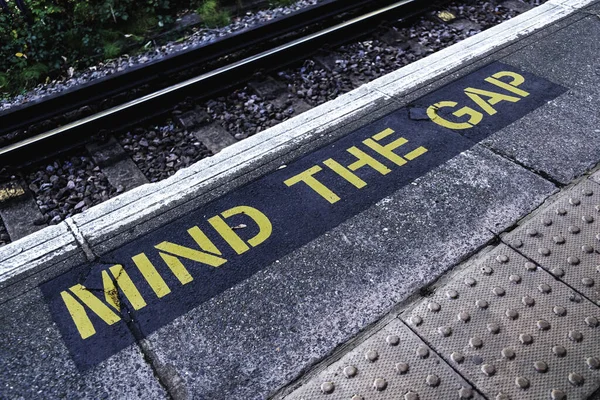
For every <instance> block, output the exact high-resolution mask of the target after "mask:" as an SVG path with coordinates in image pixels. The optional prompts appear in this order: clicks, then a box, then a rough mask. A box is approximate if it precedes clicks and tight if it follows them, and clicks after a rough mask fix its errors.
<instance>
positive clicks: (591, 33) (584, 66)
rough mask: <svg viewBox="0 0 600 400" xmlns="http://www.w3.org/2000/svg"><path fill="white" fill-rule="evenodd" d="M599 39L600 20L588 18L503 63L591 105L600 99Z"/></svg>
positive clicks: (511, 56) (523, 50)
mask: <svg viewBox="0 0 600 400" xmlns="http://www.w3.org/2000/svg"><path fill="white" fill-rule="evenodd" d="M598 37H600V18H598V17H597V16H596V15H590V16H589V17H588V18H584V19H582V20H580V21H578V22H577V23H574V24H572V25H569V26H567V27H565V28H564V29H562V30H560V31H557V32H556V33H554V34H552V35H551V36H548V37H547V38H545V39H543V40H540V41H539V42H537V43H534V44H530V45H529V46H527V47H525V48H523V49H521V50H520V51H517V52H515V53H514V54H512V55H510V56H508V57H506V58H504V59H503V61H504V62H506V63H509V64H512V65H514V66H517V67H519V68H522V69H524V70H526V71H530V72H532V73H534V74H537V75H540V76H543V77H545V78H547V79H550V80H552V81H554V82H556V83H559V84H562V85H564V86H566V87H569V88H571V89H572V90H575V91H576V92H578V93H580V94H581V97H582V98H583V99H584V100H586V101H589V102H590V104H591V105H593V104H596V103H597V102H598V99H599V98H600V59H599V57H598V54H600V41H598V40H597V39H598Z"/></svg>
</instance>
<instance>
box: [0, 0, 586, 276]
mask: <svg viewBox="0 0 600 400" xmlns="http://www.w3.org/2000/svg"><path fill="white" fill-rule="evenodd" d="M593 2H594V0H550V1H548V2H546V3H545V4H543V5H541V6H538V7H536V8H534V9H532V10H530V11H528V12H526V13H523V14H521V15H519V16H517V17H515V18H513V19H511V20H508V21H506V22H503V23H501V24H499V25H496V26H495V27H492V28H490V29H488V30H486V31H484V32H481V33H479V34H477V35H475V36H472V37H470V38H468V39H466V40H464V41H461V42H459V43H457V44H455V45H452V46H450V47H448V48H446V49H443V50H440V51H439V52H437V53H434V54H432V55H430V56H428V57H426V58H423V59H421V60H418V61H416V62H414V63H412V64H409V65H407V66H406V67H403V68H401V69H399V70H397V71H395V72H392V73H390V74H388V75H385V76H383V77H381V78H378V79H376V80H374V81H372V82H370V83H368V84H366V85H363V86H361V87H359V88H357V89H355V90H353V91H351V92H349V93H346V94H344V95H342V96H340V97H338V98H336V99H334V100H332V101H330V102H327V103H325V104H322V105H320V106H318V107H315V108H313V109H311V110H309V111H307V112H305V113H303V114H301V115H299V116H297V117H294V118H292V119H290V120H287V121H285V122H283V123H281V124H278V125H276V126H274V127H272V128H269V129H267V130H265V131H263V132H260V133H258V134H256V135H254V136H252V137H250V138H248V139H245V140H244V141H242V142H238V143H236V144H234V145H232V146H230V147H228V148H226V149H224V150H223V151H221V152H220V153H218V154H216V155H215V156H213V157H210V158H207V159H203V160H200V161H199V162H197V163H196V164H194V165H192V166H190V167H189V168H186V169H183V170H180V171H178V172H177V173H176V174H174V175H173V176H171V177H169V178H167V179H165V180H163V181H161V182H157V183H154V184H147V185H144V186H141V187H138V188H136V189H134V190H132V191H129V192H126V193H124V194H122V195H120V196H118V197H116V198H113V199H110V200H108V201H106V202H104V203H102V204H99V205H98V206H95V207H92V208H91V209H89V210H87V211H85V212H83V213H81V214H78V215H75V216H73V217H72V221H70V222H72V224H70V225H71V227H73V226H75V227H78V229H79V230H80V233H81V235H82V236H83V237H84V238H85V239H86V240H88V241H90V242H92V243H93V242H94V238H99V237H105V236H106V235H108V234H110V233H111V232H113V233H115V234H117V233H119V232H121V231H122V230H123V229H125V228H126V227H127V226H130V225H131V224H132V223H135V222H136V221H137V222H139V221H143V220H146V219H147V218H149V217H150V216H151V215H153V214H154V213H155V212H156V211H158V210H161V209H164V210H167V209H169V207H170V206H171V205H173V204H177V203H178V202H181V201H183V200H185V199H186V198H188V197H189V196H190V195H191V194H192V193H194V192H197V191H198V190H199V189H201V188H202V187H204V186H207V185H210V184H211V183H212V182H214V180H215V179H217V178H221V177H222V176H224V175H228V174H235V173H236V172H237V171H239V170H240V169H242V168H244V167H245V166H248V165H250V164H251V163H253V162H254V161H256V160H257V159H260V158H262V157H264V156H267V155H270V154H274V153H281V152H285V151H286V150H287V149H291V148H293V147H294V146H295V144H296V143H297V142H298V141H303V140H306V139H309V138H310V137H314V136H318V135H320V134H321V133H322V132H324V131H327V130H328V129H329V128H330V127H332V126H335V125H336V124H338V123H340V122H343V121H347V120H351V119H352V118H353V117H354V115H356V113H357V112H359V111H360V110H361V109H362V108H364V107H365V106H368V105H369V104H371V103H372V102H374V101H377V100H384V99H386V98H387V96H393V95H397V94H400V93H402V92H404V91H407V90H410V89H411V88H414V87H416V86H418V85H420V84H422V83H425V82H427V81H430V80H432V79H434V78H435V77H436V76H438V75H440V74H443V73H445V72H446V71H449V70H451V69H453V68H456V67H458V66H460V65H461V64H462V63H463V62H465V61H467V60H469V59H474V58H476V57H478V56H481V55H483V54H486V53H488V52H490V51H491V50H493V49H494V48H498V47H502V46H505V45H506V44H507V42H510V41H513V40H515V39H517V38H518V37H519V36H522V35H527V34H530V33H532V32H533V31H535V30H539V29H541V28H543V27H545V26H548V25H550V24H551V23H553V22H555V21H557V20H559V19H561V18H563V17H565V16H567V15H569V14H572V13H574V12H576V11H577V10H579V9H581V8H582V7H585V6H586V5H588V4H591V3H593ZM60 225H62V224H60ZM56 228H57V227H56V226H54V227H48V228H45V229H43V230H40V231H38V232H36V233H34V234H32V235H30V236H27V237H25V238H22V239H20V240H17V241H15V242H13V243H10V244H8V245H5V246H3V247H0V283H2V282H4V281H5V280H6V279H9V278H11V277H14V276H15V275H16V274H18V273H23V272H26V271H28V270H30V269H32V268H35V267H37V266H39V265H40V263H41V262H51V261H52V260H53V259H56V258H58V257H61V256H63V255H64V253H66V252H69V251H71V250H72V247H73V245H74V244H76V243H77V241H76V240H75V237H74V236H73V234H72V233H71V232H70V231H68V230H65V229H60V232H57V230H56ZM54 238H57V240H53V239H54ZM17 269H20V270H19V271H17Z"/></svg>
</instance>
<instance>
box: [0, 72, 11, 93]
mask: <svg viewBox="0 0 600 400" xmlns="http://www.w3.org/2000/svg"><path fill="white" fill-rule="evenodd" d="M8 84H9V81H8V75H6V74H5V73H3V72H0V91H5V90H8Z"/></svg>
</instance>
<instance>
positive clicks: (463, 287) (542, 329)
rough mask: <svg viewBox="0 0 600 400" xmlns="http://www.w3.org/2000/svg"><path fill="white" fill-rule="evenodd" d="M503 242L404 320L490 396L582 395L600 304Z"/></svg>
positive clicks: (592, 365) (594, 383)
mask: <svg viewBox="0 0 600 400" xmlns="http://www.w3.org/2000/svg"><path fill="white" fill-rule="evenodd" d="M573 296H574V294H573V290H572V288H571V287H569V286H567V285H565V284H563V283H562V282H559V281H556V280H555V279H554V277H553V276H552V275H550V274H549V273H547V272H546V271H545V270H544V269H542V268H540V267H538V266H537V265H536V264H535V263H533V262H531V261H530V260H529V259H527V258H525V257H524V256H522V255H521V254H519V253H517V252H516V251H513V250H512V249H510V248H509V247H508V246H506V245H504V244H502V245H500V246H498V247H496V248H495V249H494V250H493V251H491V252H490V253H488V254H487V255H486V256H485V257H481V258H480V259H478V260H475V261H474V262H469V265H468V267H467V268H465V270H464V271H463V272H462V273H459V274H457V275H456V276H455V277H453V278H452V279H451V280H450V281H449V282H448V283H447V284H446V285H444V286H442V287H440V288H439V289H438V290H437V291H436V293H435V294H434V295H433V296H431V297H430V298H426V299H423V301H421V302H420V303H419V304H418V305H417V306H416V307H415V308H414V310H412V311H411V312H410V313H406V314H404V315H403V319H404V320H405V321H406V322H407V323H408V324H410V326H411V327H412V329H413V330H414V331H415V332H416V333H417V334H418V335H419V336H420V337H421V338H422V339H423V340H425V342H427V343H428V344H429V346H431V347H432V348H433V349H434V350H435V351H436V353H438V354H439V355H440V356H441V357H443V358H444V360H446V362H448V363H449V364H451V365H452V366H453V368H454V369H455V370H456V371H458V372H459V373H460V374H461V375H462V376H463V377H464V378H466V379H468V380H469V381H470V382H472V383H473V384H474V385H475V387H476V389H478V390H479V391H480V392H482V393H483V394H484V395H485V396H486V398H488V399H523V400H529V399H531V400H538V399H566V398H568V399H588V396H589V395H591V394H592V393H594V391H596V389H597V388H598V386H599V385H600V374H599V373H598V370H597V368H598V367H597V365H600V358H598V341H599V340H600V330H599V329H596V327H597V326H598V320H597V317H598V316H599V315H600V308H598V307H596V306H595V305H594V304H593V303H592V302H590V301H588V300H586V299H582V298H581V297H579V298H578V299H574V297H573Z"/></svg>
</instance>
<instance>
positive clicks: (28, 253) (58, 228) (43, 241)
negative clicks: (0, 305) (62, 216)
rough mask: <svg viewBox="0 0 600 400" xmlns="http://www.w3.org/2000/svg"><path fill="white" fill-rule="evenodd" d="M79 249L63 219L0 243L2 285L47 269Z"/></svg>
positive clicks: (0, 284) (0, 282)
mask: <svg viewBox="0 0 600 400" xmlns="http://www.w3.org/2000/svg"><path fill="white" fill-rule="evenodd" d="M77 250H78V246H77V241H76V240H75V237H74V236H73V234H72V233H71V232H70V231H69V229H68V228H67V224H66V223H64V222H62V223H60V224H58V225H53V226H49V227H47V228H44V229H42V230H40V231H37V232H35V233H32V234H31V235H29V236H26V237H24V238H22V239H20V240H17V241H15V242H12V243H9V244H8V245H6V246H3V247H0V288H2V289H3V288H4V287H5V285H6V284H10V282H12V280H13V278H16V277H17V276H18V275H21V274H32V273H35V272H37V271H39V270H41V269H45V268H47V267H49V266H50V265H52V264H53V263H55V262H57V261H59V260H62V259H64V258H66V257H67V256H69V255H70V254H71V253H73V252H75V251H77Z"/></svg>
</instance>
